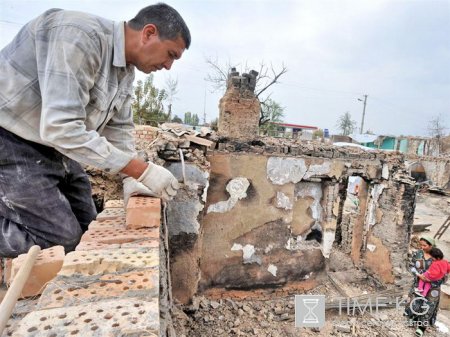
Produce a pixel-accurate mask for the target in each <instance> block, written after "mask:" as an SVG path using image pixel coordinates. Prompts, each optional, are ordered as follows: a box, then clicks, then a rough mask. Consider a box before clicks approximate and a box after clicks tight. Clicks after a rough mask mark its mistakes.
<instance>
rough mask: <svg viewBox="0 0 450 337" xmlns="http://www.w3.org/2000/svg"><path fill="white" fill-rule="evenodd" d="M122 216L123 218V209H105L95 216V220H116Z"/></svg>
mask: <svg viewBox="0 0 450 337" xmlns="http://www.w3.org/2000/svg"><path fill="white" fill-rule="evenodd" d="M122 216H125V211H124V209H123V208H106V209H104V210H103V211H102V212H101V213H99V214H97V220H98V221H102V220H108V219H117V218H118V217H122Z"/></svg>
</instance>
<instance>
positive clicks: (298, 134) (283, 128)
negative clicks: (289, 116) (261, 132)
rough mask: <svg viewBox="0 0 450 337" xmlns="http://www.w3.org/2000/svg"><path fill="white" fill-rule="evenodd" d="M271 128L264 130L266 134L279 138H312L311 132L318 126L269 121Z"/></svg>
mask: <svg viewBox="0 0 450 337" xmlns="http://www.w3.org/2000/svg"><path fill="white" fill-rule="evenodd" d="M271 124H272V126H273V127H272V128H270V129H269V130H267V131H266V133H265V134H266V135H267V136H272V137H279V138H294V139H297V138H298V139H312V134H313V132H314V131H315V130H318V129H319V128H318V127H317V126H309V125H299V124H289V123H275V122H273V123H271Z"/></svg>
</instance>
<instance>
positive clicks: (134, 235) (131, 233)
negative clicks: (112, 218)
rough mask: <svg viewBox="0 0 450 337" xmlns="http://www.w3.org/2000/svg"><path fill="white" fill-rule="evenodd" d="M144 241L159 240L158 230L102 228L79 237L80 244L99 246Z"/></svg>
mask: <svg viewBox="0 0 450 337" xmlns="http://www.w3.org/2000/svg"><path fill="white" fill-rule="evenodd" d="M146 239H159V228H141V229H125V228H120V227H113V226H111V227H102V228H93V229H89V230H88V231H87V232H86V233H84V234H83V236H82V237H81V242H86V241H88V242H96V243H100V244H114V243H119V244H121V243H128V242H135V241H141V240H142V241H143V240H146Z"/></svg>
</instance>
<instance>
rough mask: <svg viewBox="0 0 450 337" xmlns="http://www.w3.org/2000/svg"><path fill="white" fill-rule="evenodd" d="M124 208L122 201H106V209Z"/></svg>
mask: <svg viewBox="0 0 450 337" xmlns="http://www.w3.org/2000/svg"><path fill="white" fill-rule="evenodd" d="M123 207H124V204H123V200H122V199H114V200H108V201H106V202H105V207H104V208H123Z"/></svg>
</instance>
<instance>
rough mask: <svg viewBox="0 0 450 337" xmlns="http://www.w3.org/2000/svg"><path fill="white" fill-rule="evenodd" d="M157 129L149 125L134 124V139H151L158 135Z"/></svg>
mask: <svg viewBox="0 0 450 337" xmlns="http://www.w3.org/2000/svg"><path fill="white" fill-rule="evenodd" d="M158 131H159V129H158V128H156V127H153V126H150V125H136V126H135V129H134V131H133V134H134V137H135V138H136V139H142V140H147V141H152V140H154V139H155V138H156V136H158Z"/></svg>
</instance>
